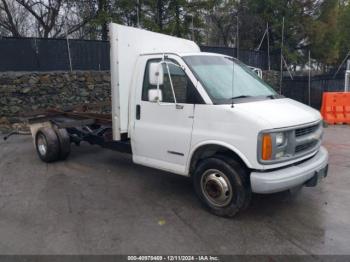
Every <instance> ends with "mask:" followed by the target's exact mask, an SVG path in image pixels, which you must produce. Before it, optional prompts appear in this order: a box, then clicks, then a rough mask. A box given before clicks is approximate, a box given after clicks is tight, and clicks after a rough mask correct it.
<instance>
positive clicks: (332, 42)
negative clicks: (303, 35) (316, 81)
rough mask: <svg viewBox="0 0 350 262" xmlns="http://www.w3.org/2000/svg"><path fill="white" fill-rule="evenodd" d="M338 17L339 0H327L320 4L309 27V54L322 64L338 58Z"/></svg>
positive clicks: (330, 62)
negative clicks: (315, 16)
mask: <svg viewBox="0 0 350 262" xmlns="http://www.w3.org/2000/svg"><path fill="white" fill-rule="evenodd" d="M338 19H339V1H338V0H327V1H324V2H323V3H322V4H321V6H320V10H319V13H318V15H317V18H316V19H315V21H314V23H313V25H312V28H311V32H310V49H311V54H312V57H314V58H316V59H317V60H318V62H320V63H321V64H323V65H327V64H328V65H332V64H336V63H337V61H338V60H339V28H338V26H339V24H338ZM323 68H324V69H326V68H325V67H323Z"/></svg>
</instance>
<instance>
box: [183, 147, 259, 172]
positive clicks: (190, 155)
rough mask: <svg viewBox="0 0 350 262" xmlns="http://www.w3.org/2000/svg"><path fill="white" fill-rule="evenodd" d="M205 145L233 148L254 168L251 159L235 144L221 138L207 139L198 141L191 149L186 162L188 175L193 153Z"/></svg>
mask: <svg viewBox="0 0 350 262" xmlns="http://www.w3.org/2000/svg"><path fill="white" fill-rule="evenodd" d="M205 145H218V146H222V147H225V148H227V149H229V150H231V151H232V152H234V153H235V154H236V155H237V156H238V157H240V158H241V160H242V161H243V162H244V163H245V164H246V166H247V167H248V168H252V165H251V163H250V162H249V160H248V159H247V158H246V157H245V156H244V154H243V153H242V152H241V151H239V150H238V149H237V148H236V147H234V146H233V145H231V144H229V143H226V142H222V141H219V140H205V141H201V142H200V143H197V144H196V145H194V146H193V147H191V151H190V154H189V157H188V159H187V163H186V171H185V172H186V174H187V175H189V171H190V165H191V160H192V157H193V154H194V153H195V152H196V150H197V149H198V148H200V147H202V146H205Z"/></svg>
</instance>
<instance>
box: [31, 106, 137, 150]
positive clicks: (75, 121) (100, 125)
mask: <svg viewBox="0 0 350 262" xmlns="http://www.w3.org/2000/svg"><path fill="white" fill-rule="evenodd" d="M28 124H29V126H30V127H31V130H32V135H33V137H35V134H34V133H35V132H36V131H37V129H38V128H37V127H40V126H45V125H51V126H53V127H55V128H58V129H61V128H64V129H66V130H67V132H68V134H69V137H70V141H71V143H75V144H76V145H77V146H79V145H80V143H81V142H83V141H85V142H88V143H89V144H91V145H99V146H101V147H103V148H108V149H111V150H115V151H118V152H122V153H128V154H131V153H132V150H131V144H130V140H129V139H127V138H124V139H122V140H121V141H114V140H113V132H112V120H111V117H110V115H109V114H95V113H86V112H73V111H70V112H67V111H60V110H56V109H51V110H48V111H47V112H44V113H42V114H40V115H36V116H34V117H31V118H29V119H28ZM34 126H35V128H32V127H34ZM33 130H34V131H33Z"/></svg>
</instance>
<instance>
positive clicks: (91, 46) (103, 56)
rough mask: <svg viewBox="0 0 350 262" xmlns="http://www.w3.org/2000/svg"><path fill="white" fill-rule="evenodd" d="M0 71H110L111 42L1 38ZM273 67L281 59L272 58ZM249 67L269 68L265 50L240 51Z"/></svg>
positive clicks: (222, 50)
mask: <svg viewBox="0 0 350 262" xmlns="http://www.w3.org/2000/svg"><path fill="white" fill-rule="evenodd" d="M201 50H202V51H204V52H215V53H221V54H226V55H229V56H232V55H233V56H234V57H237V50H236V49H233V48H229V47H212V46H201ZM0 58H1V59H0V72H3V71H54V70H66V71H68V70H71V69H72V70H109V42H108V41H93V40H75V39H74V40H73V39H69V40H67V39H42V38H0ZM270 58H271V61H272V63H271V64H272V65H273V68H276V69H278V59H276V58H275V56H271V57H270ZM239 59H240V60H241V61H242V62H244V63H245V64H247V65H250V66H254V67H258V68H261V69H263V70H267V69H268V64H269V62H268V56H267V54H266V53H265V52H262V51H249V50H239Z"/></svg>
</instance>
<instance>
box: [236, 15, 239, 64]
mask: <svg viewBox="0 0 350 262" xmlns="http://www.w3.org/2000/svg"><path fill="white" fill-rule="evenodd" d="M236 20H237V32H236V49H237V59H238V60H239V20H238V13H237V16H236Z"/></svg>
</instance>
